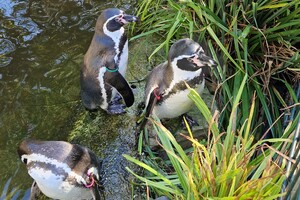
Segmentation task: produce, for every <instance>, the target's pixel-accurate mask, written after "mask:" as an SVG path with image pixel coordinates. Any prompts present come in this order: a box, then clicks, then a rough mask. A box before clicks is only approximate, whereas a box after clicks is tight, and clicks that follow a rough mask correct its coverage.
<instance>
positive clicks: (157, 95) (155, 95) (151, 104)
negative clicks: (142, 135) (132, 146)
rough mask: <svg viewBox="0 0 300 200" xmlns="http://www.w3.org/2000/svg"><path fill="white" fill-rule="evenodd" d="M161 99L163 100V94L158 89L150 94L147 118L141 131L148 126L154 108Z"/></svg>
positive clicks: (146, 112) (142, 124) (145, 117)
mask: <svg viewBox="0 0 300 200" xmlns="http://www.w3.org/2000/svg"><path fill="white" fill-rule="evenodd" d="M160 98H161V94H160V92H159V89H158V87H157V88H155V89H154V90H153V91H152V92H151V93H150V97H149V101H148V104H147V107H146V111H145V116H144V119H143V121H142V122H141V125H140V131H142V130H144V128H145V126H146V124H147V121H148V117H149V116H150V115H151V113H152V110H153V108H154V106H155V105H156V103H157V102H158V101H159V100H160Z"/></svg>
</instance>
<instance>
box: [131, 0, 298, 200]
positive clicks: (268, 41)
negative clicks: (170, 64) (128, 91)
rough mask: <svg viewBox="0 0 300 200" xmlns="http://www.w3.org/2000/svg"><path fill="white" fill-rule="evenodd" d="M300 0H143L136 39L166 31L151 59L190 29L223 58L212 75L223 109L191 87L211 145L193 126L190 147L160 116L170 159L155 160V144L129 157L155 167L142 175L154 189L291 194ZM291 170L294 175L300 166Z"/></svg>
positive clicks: (210, 194) (193, 194) (191, 193)
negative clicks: (145, 153)
mask: <svg viewBox="0 0 300 200" xmlns="http://www.w3.org/2000/svg"><path fill="white" fill-rule="evenodd" d="M299 5H300V1H299V0H296V1H286V0H277V1H271V0H258V1H256V2H252V1H242V2H241V1H214V0H210V1H202V0H198V1H191V0H190V1H189V0H185V1H184V0H182V1H174V0H165V1H163V0H159V1H152V0H148V1H140V2H139V5H138V15H139V16H140V18H141V20H142V23H141V24H140V25H139V26H135V27H134V29H133V30H134V31H135V32H136V33H139V34H137V35H136V36H135V37H133V38H132V39H131V40H135V39H137V38H141V37H146V36H148V37H149V36H151V35H155V36H156V37H157V36H158V37H161V38H162V39H163V42H162V43H159V44H157V48H156V49H155V50H154V51H153V52H152V54H151V55H150V56H149V60H152V59H153V58H155V56H157V55H158V54H159V53H160V52H161V50H164V52H165V53H167V52H168V49H169V47H170V45H171V44H172V43H173V42H174V41H176V40H178V39H180V38H183V37H190V38H193V39H194V40H195V41H198V42H199V43H201V44H203V45H204V47H206V49H207V51H208V52H210V53H211V56H212V57H213V58H214V59H215V60H216V61H217V62H218V67H217V68H216V70H214V71H213V75H212V80H213V81H214V82H216V84H217V87H215V101H216V102H217V104H218V106H219V108H222V109H221V110H220V111H221V112H220V115H219V117H218V120H217V121H216V120H215V119H214V118H213V117H212V114H211V113H210V111H209V109H208V108H207V107H206V106H205V104H203V102H202V101H201V100H200V99H201V98H199V97H198V96H197V94H195V92H193V91H192V92H191V94H190V97H191V98H192V99H193V100H194V101H195V104H196V105H197V107H198V108H199V110H200V111H201V112H202V113H203V115H204V116H205V118H206V120H207V123H208V124H209V127H210V131H209V133H208V136H209V139H208V141H207V144H206V146H205V145H204V146H203V145H201V144H200V143H199V142H198V141H197V140H196V139H195V138H193V134H192V133H191V132H190V137H188V138H186V139H187V140H190V142H191V143H192V144H193V149H192V150H191V151H190V152H186V151H185V150H183V149H181V148H180V145H179V144H178V143H176V141H174V138H173V136H172V134H171V133H170V131H168V130H166V129H165V128H164V127H163V126H162V125H161V124H160V123H159V122H157V121H156V120H154V121H153V124H154V128H155V129H156V131H157V134H158V136H159V139H160V141H161V146H162V148H163V149H164V150H165V151H166V153H167V155H168V158H169V160H168V161H165V162H159V163H157V162H156V161H157V160H158V159H159V158H158V157H156V156H155V152H149V155H150V157H149V158H148V160H147V159H146V160H143V162H141V161H138V160H136V159H133V158H130V157H128V156H126V157H127V158H128V159H129V160H131V161H132V162H135V163H136V164H137V165H139V166H141V167H143V168H144V169H146V171H148V172H150V173H146V174H145V176H147V177H145V176H141V175H138V174H136V176H137V177H138V178H139V179H140V180H142V182H143V183H144V184H145V185H146V186H149V187H150V193H151V192H152V193H154V194H155V195H154V196H160V195H166V196H168V197H170V198H171V199H199V198H200V199H202V198H206V199H210V198H214V199H218V198H220V199H221V198H224V199H236V198H239V199H274V198H277V197H279V196H283V195H285V194H286V196H285V197H284V198H286V197H288V196H289V195H293V194H291V192H290V191H291V187H293V185H292V184H291V183H292V181H290V182H287V190H283V191H281V186H282V184H283V182H285V181H289V178H288V179H287V174H293V172H297V168H296V167H294V168H293V167H287V166H297V165H299V161H298V160H297V158H296V157H295V156H294V157H293V156H292V155H291V154H290V152H291V149H292V147H293V146H294V147H295V148H296V146H297V145H291V143H292V140H294V139H295V135H296V127H297V124H298V123H299V116H300V112H299V94H296V89H297V88H299V84H300V83H299V79H300V73H299V72H300V69H299V61H300V57H299V51H298V50H297V48H299V45H300V44H299V41H300V40H299V39H300V7H299ZM293 112H294V114H293V117H292V118H290V119H289V120H288V116H290V115H291V113H293ZM298 143H299V142H298ZM298 146H299V144H298ZM298 151H299V149H298ZM295 155H297V152H296V154H295ZM297 163H298V164H297ZM203 168H205V170H203ZM165 169H172V170H171V172H170V171H166V170H165ZM286 169H288V170H291V171H287V172H286ZM128 170H130V169H128ZM298 172H299V170H298ZM132 173H133V172H132ZM294 176H295V178H294V179H293V180H294V181H295V180H297V177H299V173H298V175H297V174H295V175H294ZM289 177H290V176H289ZM247 188H249V189H248V190H247ZM285 192H286V193H285ZM150 196H151V195H150ZM294 197H295V196H294ZM294 197H293V198H294Z"/></svg>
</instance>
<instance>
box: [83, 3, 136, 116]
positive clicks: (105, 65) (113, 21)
mask: <svg viewBox="0 0 300 200" xmlns="http://www.w3.org/2000/svg"><path fill="white" fill-rule="evenodd" d="M137 20H138V18H137V17H135V16H132V15H127V14H125V13H124V12H123V11H122V10H119V9H116V8H109V9H106V10H104V11H103V12H102V13H101V15H100V16H99V18H98V20H97V23H96V26H95V34H94V36H93V39H92V42H91V44H90V47H89V48H88V50H87V52H86V54H85V56H84V61H83V65H82V69H81V76H80V83H81V99H82V102H83V105H84V106H85V107H86V108H87V109H89V110H94V109H97V108H98V107H101V108H102V109H104V110H106V111H107V112H108V113H110V114H120V113H123V112H124V105H122V104H116V102H115V101H114V99H115V98H116V94H117V93H119V94H120V95H121V96H122V97H123V99H124V101H125V104H126V106H127V107H130V106H131V105H132V104H133V103H134V96H133V93H132V90H131V88H130V86H129V85H128V83H127V81H126V80H125V79H124V76H125V72H126V68H127V60H128V40H127V36H126V33H125V29H124V27H123V26H124V25H125V24H127V23H129V22H136V21H137Z"/></svg>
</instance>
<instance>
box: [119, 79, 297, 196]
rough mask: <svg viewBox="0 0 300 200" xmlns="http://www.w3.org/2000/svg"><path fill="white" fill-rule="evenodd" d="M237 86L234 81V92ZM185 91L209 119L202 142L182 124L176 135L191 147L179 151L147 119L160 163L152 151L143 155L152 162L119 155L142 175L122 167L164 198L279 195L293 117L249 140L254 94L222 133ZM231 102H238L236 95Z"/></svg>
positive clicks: (202, 105)
mask: <svg viewBox="0 0 300 200" xmlns="http://www.w3.org/2000/svg"><path fill="white" fill-rule="evenodd" d="M243 87H245V86H244V85H241V86H240V91H242V89H243ZM189 96H190V98H191V99H193V100H194V102H195V103H196V105H197V107H198V108H199V110H200V111H201V113H202V114H203V115H204V116H205V118H206V119H207V121H208V123H209V124H210V130H211V132H209V133H208V135H210V137H209V139H208V141H207V143H206V145H203V144H201V143H200V142H199V141H198V140H197V139H196V138H194V137H193V134H192V132H191V131H190V129H188V130H189V136H185V135H182V136H183V137H185V138H186V139H187V140H189V141H190V142H191V144H192V149H191V150H184V149H182V147H181V146H180V144H178V143H177V141H176V140H175V138H174V136H173V134H172V133H171V132H170V131H169V130H167V129H166V128H165V127H164V126H163V125H162V124H161V123H160V122H159V120H158V119H156V120H152V123H153V126H154V129H155V130H156V132H157V135H158V138H159V141H160V145H161V147H162V148H163V150H164V151H165V152H166V154H167V156H168V160H164V161H163V164H161V163H162V162H157V160H160V159H159V158H158V157H156V156H155V153H153V152H152V153H150V154H149V155H152V156H150V158H151V160H152V161H150V160H149V158H148V159H145V160H144V162H142V161H139V160H137V159H135V158H132V157H130V156H127V155H124V156H125V157H126V158H127V159H128V160H129V161H131V162H133V163H135V164H137V165H139V166H140V167H142V168H143V169H144V170H145V174H144V176H141V175H138V174H136V173H135V172H133V171H132V170H130V169H129V168H127V169H128V170H129V171H130V172H131V173H133V174H134V175H135V176H136V177H137V178H138V179H139V180H140V181H141V182H142V184H143V185H145V186H147V187H150V188H152V189H153V191H154V192H155V194H156V196H161V195H164V196H167V197H168V198H170V199H188V200H189V199H276V198H277V197H280V196H283V195H284V194H285V193H281V187H282V183H283V181H284V180H285V179H286V177H285V166H286V163H287V161H289V160H292V159H291V158H289V157H288V156H285V154H286V148H287V146H289V145H290V144H291V142H292V140H291V139H289V137H290V131H291V129H292V127H293V126H294V125H295V122H293V123H294V124H293V123H291V124H290V125H289V126H288V127H287V128H286V129H285V132H284V134H283V136H282V137H281V138H272V139H263V140H259V141H257V142H255V140H254V137H253V131H255V130H252V129H251V128H250V127H251V123H254V121H255V118H253V114H254V110H255V98H256V96H255V95H254V96H253V98H252V104H251V107H250V109H249V116H248V117H247V118H246V119H245V121H244V123H243V126H242V127H240V128H238V129H236V130H232V127H231V126H228V127H227V130H226V131H225V132H221V131H220V130H219V128H218V127H217V126H216V124H217V123H216V121H214V118H213V117H212V114H211V113H210V112H207V111H208V108H207V106H206V105H205V103H204V101H203V100H202V99H201V97H200V96H199V94H198V93H197V92H196V91H194V90H191V92H190V94H189ZM234 106H235V107H239V101H238V100H237V101H236V102H235V104H234ZM233 113H234V111H233ZM186 125H187V123H186ZM213 127H214V128H213ZM222 138H224V139H222ZM292 161H293V162H294V160H292Z"/></svg>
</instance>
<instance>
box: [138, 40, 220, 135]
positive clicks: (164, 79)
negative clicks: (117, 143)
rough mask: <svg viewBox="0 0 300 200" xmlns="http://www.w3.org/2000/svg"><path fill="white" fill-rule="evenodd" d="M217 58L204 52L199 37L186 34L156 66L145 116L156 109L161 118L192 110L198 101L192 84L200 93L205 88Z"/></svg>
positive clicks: (150, 78)
mask: <svg viewBox="0 0 300 200" xmlns="http://www.w3.org/2000/svg"><path fill="white" fill-rule="evenodd" d="M215 65H216V62H215V61H214V60H213V59H212V58H210V57H209V56H207V55H206V54H205V53H204V50H203V48H202V47H201V46H200V45H199V44H198V43H197V42H195V41H193V40H192V39H189V38H184V39H180V40H178V41H176V42H175V43H174V44H173V45H172V46H171V48H170V50H169V54H168V60H167V61H166V62H164V63H161V64H159V65H158V66H156V67H155V68H154V69H153V70H152V71H151V72H150V74H149V75H148V77H147V81H146V85H145V99H144V102H145V107H146V112H145V118H144V119H145V120H144V121H143V122H142V124H141V130H142V129H143V127H144V126H145V124H146V118H147V117H149V115H150V114H151V113H152V114H153V115H155V116H156V117H158V118H159V119H171V118H175V117H178V116H180V115H183V114H185V113H186V112H188V111H189V110H190V109H191V108H192V106H193V105H194V103H193V101H192V100H190V99H189V98H188V94H189V88H188V87H187V85H189V87H191V88H193V89H195V90H196V91H197V92H198V93H199V94H201V92H202V91H203V89H204V84H205V79H204V78H205V76H206V75H208V74H209V69H210V67H212V66H215Z"/></svg>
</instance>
